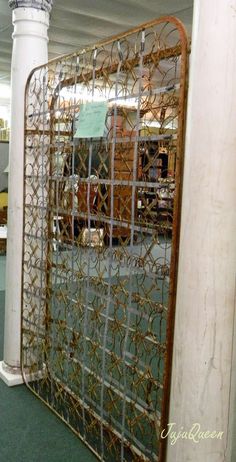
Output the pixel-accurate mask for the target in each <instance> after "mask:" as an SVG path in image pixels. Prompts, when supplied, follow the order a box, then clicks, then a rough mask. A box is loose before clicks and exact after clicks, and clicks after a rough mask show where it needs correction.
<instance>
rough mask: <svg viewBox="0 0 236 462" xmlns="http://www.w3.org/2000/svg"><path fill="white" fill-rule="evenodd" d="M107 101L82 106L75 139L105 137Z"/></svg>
mask: <svg viewBox="0 0 236 462" xmlns="http://www.w3.org/2000/svg"><path fill="white" fill-rule="evenodd" d="M107 109H108V107H107V102H106V101H93V102H89V103H85V104H81V106H80V112H79V119H78V121H77V129H76V133H75V136H74V137H75V138H100V137H101V136H103V135H104V130H105V122H106V115H107Z"/></svg>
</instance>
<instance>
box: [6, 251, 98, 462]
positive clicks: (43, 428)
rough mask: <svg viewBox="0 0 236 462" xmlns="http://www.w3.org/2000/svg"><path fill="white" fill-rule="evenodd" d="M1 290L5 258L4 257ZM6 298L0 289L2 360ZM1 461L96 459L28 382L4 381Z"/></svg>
mask: <svg viewBox="0 0 236 462" xmlns="http://www.w3.org/2000/svg"><path fill="white" fill-rule="evenodd" d="M0 258H1V261H0V289H3V283H4V282H5V274H4V272H5V261H4V258H5V257H2V256H1V257H0ZM4 298H5V292H4V291H3V290H1V291H0V359H2V357H3V332H4ZM0 429H1V431H0V461H1V462H95V461H97V458H96V457H95V456H94V455H93V454H92V453H91V452H90V450H89V449H87V448H86V446H85V445H84V444H83V443H82V442H81V441H80V440H79V439H78V438H77V437H76V436H75V435H74V434H73V432H72V431H71V430H70V429H69V428H67V426H66V425H65V424H63V422H61V421H60V419H59V418H58V417H57V416H55V415H54V414H53V413H52V412H51V411H50V410H49V409H48V408H47V407H46V406H45V405H44V404H43V403H41V402H40V400H38V399H37V398H36V397H35V396H34V395H33V394H32V393H31V392H30V391H29V390H28V389H27V388H26V386H25V385H20V386H17V387H12V388H9V387H7V386H6V385H5V384H4V382H2V381H1V380H0Z"/></svg>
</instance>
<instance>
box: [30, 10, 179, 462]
mask: <svg viewBox="0 0 236 462" xmlns="http://www.w3.org/2000/svg"><path fill="white" fill-rule="evenodd" d="M187 48H188V45H187V39H186V34H185V31H184V28H183V26H182V25H181V23H180V22H179V21H178V20H176V19H175V18H172V17H165V18H162V19H158V20H154V21H152V22H149V23H146V24H143V25H141V26H140V27H137V28H135V29H133V30H131V31H129V32H127V33H124V34H121V35H119V36H115V37H113V38H111V39H109V40H107V41H104V42H100V43H98V44H96V45H95V46H94V47H91V48H88V49H85V50H82V51H80V52H78V53H74V54H72V55H69V56H63V57H60V58H58V59H55V60H52V61H50V62H49V63H47V64H46V65H44V66H41V67H38V68H36V69H35V70H34V71H33V72H32V73H31V75H30V77H29V79H28V83H27V87H26V113H25V180H24V190H25V193H24V252H23V291H22V372H23V376H24V379H25V382H26V384H27V386H28V387H29V389H30V390H32V391H33V392H34V393H35V394H36V395H37V396H38V397H39V398H40V399H41V400H43V401H44V402H45V403H46V404H47V405H48V406H49V407H50V408H51V409H52V410H53V411H54V412H55V413H56V414H58V415H59V417H60V418H61V419H63V421H64V422H66V424H67V425H69V426H70V427H71V429H72V430H73V431H74V432H75V433H76V434H78V435H79V437H80V438H81V439H82V440H83V441H84V442H85V443H86V444H87V445H88V446H89V447H90V449H91V450H92V451H93V452H94V453H95V454H96V455H97V457H98V459H100V460H102V461H106V462H111V461H117V462H118V461H121V462H128V461H151V462H154V461H158V462H160V461H163V460H164V458H165V443H166V441H165V440H162V439H161V437H160V431H161V430H162V429H163V428H165V426H166V424H167V422H168V410H169V393H170V376H171V356H172V342H173V326H174V309H175V292H176V276H177V261H178V240H179V228H180V201H181V182H182V180H181V177H182V169H183V139H184V123H185V104H186V81H187V53H188V49H187Z"/></svg>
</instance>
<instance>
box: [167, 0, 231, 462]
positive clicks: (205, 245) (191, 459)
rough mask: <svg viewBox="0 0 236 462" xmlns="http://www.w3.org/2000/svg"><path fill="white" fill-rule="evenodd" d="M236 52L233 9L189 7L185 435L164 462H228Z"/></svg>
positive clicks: (181, 388) (181, 412)
mask: <svg viewBox="0 0 236 462" xmlns="http://www.w3.org/2000/svg"><path fill="white" fill-rule="evenodd" d="M235 43H236V0H214V1H212V0H195V6H194V20H193V38H192V53H191V68H190V88H189V101H188V116H187V134H186V152H185V171H184V189H183V205H182V226H181V241H180V259H179V275H178V289H177V306H176V323H175V338H174V356H173V370H172V390H171V404H170V417H169V422H170V423H173V424H174V425H173V427H172V432H173V431H176V432H178V431H180V432H181V435H182V436H181V438H180V439H179V440H178V441H176V443H175V444H173V443H174V438H173V437H174V435H173V433H172V438H171V435H170V437H169V444H168V457H167V461H168V462H179V461H181V462H187V461H188V462H203V461H205V462H226V461H227V462H230V461H231V444H232V439H231V428H232V420H231V417H232V412H231V409H232V408H233V400H234V397H235V383H236V380H235V379H236V369H235V368H234V369H233V367H234V366H235V360H234V358H235V354H234V324H235V322H234V321H235V276H236V83H235V76H236V49H235ZM195 423H196V424H199V425H196V426H195V430H194V432H192V433H189V431H190V429H191V427H193V425H194V424H195ZM199 426H200V428H201V432H207V431H208V432H210V433H211V434H210V433H208V434H207V433H204V435H203V434H202V433H201V434H200V433H199V432H197V429H198V428H199ZM183 432H188V433H183ZM213 432H216V433H213ZM219 432H223V435H222V434H221V433H219ZM193 435H195V440H196V442H195V441H194V440H193ZM163 436H165V434H163ZM199 437H202V438H203V437H204V439H202V438H200V439H199ZM171 443H172V444H171ZM235 457H236V456H235ZM232 460H235V459H232Z"/></svg>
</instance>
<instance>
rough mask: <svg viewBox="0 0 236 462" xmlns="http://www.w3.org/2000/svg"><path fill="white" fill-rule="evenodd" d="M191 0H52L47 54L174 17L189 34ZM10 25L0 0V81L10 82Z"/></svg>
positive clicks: (8, 11)
mask: <svg viewBox="0 0 236 462" xmlns="http://www.w3.org/2000/svg"><path fill="white" fill-rule="evenodd" d="M192 9H193V0H54V6H53V9H52V13H51V23H50V29H49V57H50V58H54V57H56V56H59V55H61V54H64V53H70V52H73V51H75V50H78V49H80V48H83V47H84V46H86V45H91V44H93V43H96V42H97V41H98V40H101V39H103V38H106V37H109V36H112V35H114V34H116V33H118V32H122V31H125V30H128V29H130V28H131V27H133V26H136V25H138V24H140V23H142V22H145V21H148V20H150V19H154V18H156V17H159V16H163V15H174V16H177V17H178V18H179V19H180V20H182V22H183V23H184V25H185V26H186V28H187V31H188V33H189V35H190V34H191V25H192ZM12 31H13V28H12V24H11V10H10V8H9V6H8V1H7V0H0V83H9V82H10V63H11V49H12V38H11V34H12Z"/></svg>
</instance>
